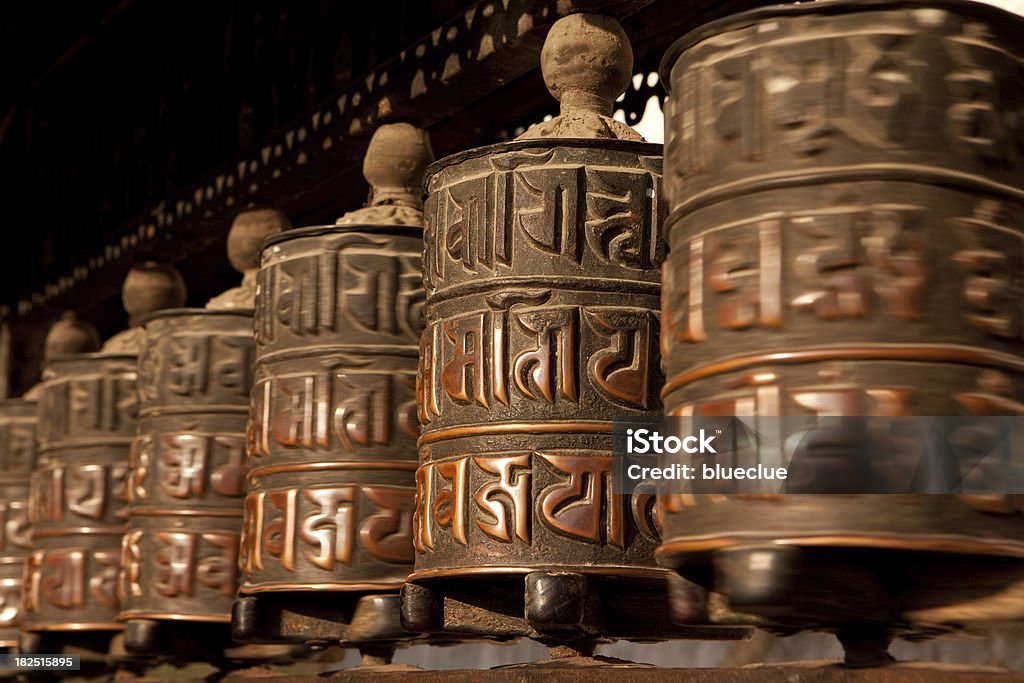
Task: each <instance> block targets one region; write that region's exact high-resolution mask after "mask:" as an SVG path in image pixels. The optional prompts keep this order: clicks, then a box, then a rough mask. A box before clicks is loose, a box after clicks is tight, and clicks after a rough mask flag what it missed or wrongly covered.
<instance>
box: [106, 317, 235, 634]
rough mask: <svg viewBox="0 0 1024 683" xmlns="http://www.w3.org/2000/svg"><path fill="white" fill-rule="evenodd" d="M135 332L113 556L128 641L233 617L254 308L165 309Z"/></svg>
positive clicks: (225, 632)
mask: <svg viewBox="0 0 1024 683" xmlns="http://www.w3.org/2000/svg"><path fill="white" fill-rule="evenodd" d="M144 327H145V342H144V344H143V347H142V352H141V354H140V356H139V428H138V434H137V436H136V437H135V441H134V443H133V448H132V463H131V465H132V469H131V472H132V474H131V477H130V485H129V498H130V501H131V504H130V519H129V524H128V532H127V533H126V534H125V537H124V544H123V547H122V559H121V564H122V567H123V572H122V586H121V590H122V606H121V613H120V617H119V618H120V619H121V620H129V622H128V623H129V628H128V636H131V635H132V633H133V628H132V626H133V620H138V619H145V620H156V621H162V622H166V621H183V622H221V623H225V624H226V623H227V622H229V621H230V619H231V604H232V601H233V600H234V597H235V593H236V590H237V583H238V582H237V574H238V572H237V565H238V543H239V534H240V531H241V526H242V496H243V493H244V482H245V462H244V460H245V456H244V453H245V425H246V419H247V417H248V413H249V389H250V388H251V386H252V364H253V355H254V341H253V337H252V311H245V310H205V309H165V310H162V311H160V312H158V313H156V314H154V315H152V316H150V317H149V318H148V319H147V320H146V321H145V323H144ZM139 635H140V636H142V634H141V633H140V634H139ZM193 635H194V634H193ZM227 635H228V632H227V629H226V627H225V629H224V639H225V640H226V639H227ZM140 640H143V641H144V640H147V639H146V638H145V637H141V638H140ZM131 641H132V638H130V637H128V638H126V646H127V647H128V648H129V649H132V647H133V643H132V642H131ZM221 644H223V643H221ZM138 645H139V646H140V647H142V646H143V645H144V643H141V642H140V643H139V644H138ZM151 645H153V646H158V645H159V643H151ZM143 649H146V648H143Z"/></svg>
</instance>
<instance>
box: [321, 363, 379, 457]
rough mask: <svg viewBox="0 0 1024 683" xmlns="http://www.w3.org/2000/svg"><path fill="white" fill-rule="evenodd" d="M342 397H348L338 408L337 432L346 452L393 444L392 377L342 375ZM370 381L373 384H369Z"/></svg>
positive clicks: (335, 415) (335, 420)
mask: <svg viewBox="0 0 1024 683" xmlns="http://www.w3.org/2000/svg"><path fill="white" fill-rule="evenodd" d="M338 380H339V384H340V386H339V389H340V391H339V392H338V393H339V395H342V396H348V397H350V398H347V399H345V400H343V401H341V402H339V403H338V405H337V406H336V407H335V408H334V431H335V433H336V434H337V435H338V439H339V440H340V441H341V445H342V446H344V447H345V449H346V450H349V451H352V450H355V449H356V446H370V445H375V446H386V445H388V444H389V443H390V442H391V405H392V397H391V378H390V377H377V378H367V377H365V376H362V377H361V376H359V375H348V376H339V377H338ZM367 380H370V381H371V382H372V384H369V385H368V381H367Z"/></svg>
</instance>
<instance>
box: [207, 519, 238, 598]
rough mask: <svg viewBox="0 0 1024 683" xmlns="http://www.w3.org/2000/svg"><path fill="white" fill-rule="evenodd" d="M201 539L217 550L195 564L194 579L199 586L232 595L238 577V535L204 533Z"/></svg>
mask: <svg viewBox="0 0 1024 683" xmlns="http://www.w3.org/2000/svg"><path fill="white" fill-rule="evenodd" d="M202 540H203V541H205V542H206V544H208V545H211V546H213V547H214V548H215V549H216V551H217V552H215V553H214V554H213V555H208V556H206V557H204V558H203V559H201V560H200V561H199V564H198V565H196V581H198V582H199V585H200V586H204V587H206V588H210V589H212V590H215V591H217V592H219V593H223V594H224V595H227V596H233V595H234V594H235V589H236V587H237V578H238V545H239V539H238V536H237V535H235V534H217V533H206V534H203V535H202Z"/></svg>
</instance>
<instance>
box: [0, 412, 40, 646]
mask: <svg viewBox="0 0 1024 683" xmlns="http://www.w3.org/2000/svg"><path fill="white" fill-rule="evenodd" d="M35 459H36V404H35V403H34V402H32V401H27V400H25V399H20V398H11V399H7V400H4V401H0V652H3V651H5V650H9V649H12V648H15V647H17V646H18V638H19V636H18V627H19V626H20V625H21V622H22V618H23V610H22V607H21V579H22V573H23V570H24V565H25V560H26V558H27V557H28V555H29V552H30V551H31V549H32V536H31V529H30V527H29V520H28V492H29V478H30V477H31V475H32V467H33V465H34V464H35Z"/></svg>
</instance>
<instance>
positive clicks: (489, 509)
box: [473, 453, 531, 543]
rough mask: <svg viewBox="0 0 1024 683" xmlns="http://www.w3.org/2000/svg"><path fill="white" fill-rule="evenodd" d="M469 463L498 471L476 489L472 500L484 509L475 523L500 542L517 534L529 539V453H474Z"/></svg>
mask: <svg viewBox="0 0 1024 683" xmlns="http://www.w3.org/2000/svg"><path fill="white" fill-rule="evenodd" d="M473 463H474V464H475V465H476V466H477V467H479V468H480V469H481V470H483V471H484V472H487V473H489V474H496V475H498V479H497V481H488V482H487V483H486V484H484V485H483V486H481V487H480V488H478V489H477V491H476V494H475V495H474V497H473V500H475V501H476V504H477V505H478V506H479V508H480V510H481V511H482V512H483V513H484V518H483V519H481V518H479V517H478V518H477V520H476V524H477V526H478V527H480V530H481V531H483V532H484V533H485V534H487V535H488V536H490V537H491V538H494V539H496V540H498V541H501V542H503V543H511V542H512V539H513V538H518V539H519V540H520V541H523V542H524V543H529V542H530V474H531V468H530V454H529V453H524V454H523V455H513V456H478V457H474V458H473Z"/></svg>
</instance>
